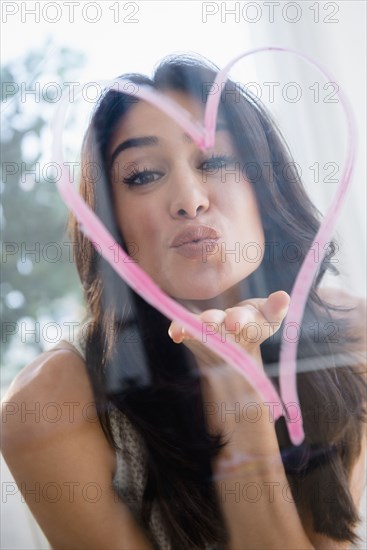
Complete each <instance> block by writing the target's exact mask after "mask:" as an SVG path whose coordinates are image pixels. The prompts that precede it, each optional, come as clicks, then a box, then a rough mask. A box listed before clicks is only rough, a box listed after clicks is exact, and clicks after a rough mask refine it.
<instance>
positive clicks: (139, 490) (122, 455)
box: [53, 339, 219, 550]
mask: <svg viewBox="0 0 367 550" xmlns="http://www.w3.org/2000/svg"><path fill="white" fill-rule="evenodd" d="M56 348H57V349H62V348H67V349H70V350H72V351H75V352H76V353H77V354H78V355H79V354H80V355H81V356H82V357H83V360H85V350H84V347H83V345H82V344H81V343H80V342H79V341H78V339H76V340H75V341H74V342H73V344H72V343H71V342H68V341H66V340H61V341H60V343H59V344H58V345H57V346H56ZM53 349H55V348H53ZM110 423H111V430H112V434H113V438H114V441H115V443H116V444H117V446H118V447H119V449H118V450H117V451H116V471H115V474H114V477H113V480H112V484H113V487H114V489H115V491H116V493H117V495H118V496H119V498H120V499H121V500H122V501H123V502H124V503H125V504H127V505H128V506H129V508H130V510H131V512H132V513H133V514H134V516H135V518H136V519H137V520H138V522H139V523H141V521H140V512H141V509H142V501H143V493H144V488H145V484H146V479H147V451H146V447H145V444H144V441H143V439H142V437H141V436H140V434H139V433H138V432H137V431H136V430H135V428H134V426H133V425H132V424H131V422H130V420H129V419H128V418H127V417H126V416H125V415H124V414H123V413H122V412H121V411H120V410H118V409H117V408H116V407H114V406H112V408H111V412H110ZM148 536H149V537H150V540H151V543H152V544H153V545H154V548H155V549H157V550H173V548H174V546H173V544H172V541H171V540H170V537H169V535H168V533H167V531H166V528H165V526H164V522H163V519H162V514H161V510H160V507H159V504H158V503H157V501H154V503H153V505H152V512H151V515H150V520H149V533H148ZM218 549H219V546H218V547H217V545H215V546H213V545H209V544H207V545H205V547H204V548H203V550H218Z"/></svg>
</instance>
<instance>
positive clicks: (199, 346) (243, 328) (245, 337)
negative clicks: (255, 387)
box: [168, 290, 290, 366]
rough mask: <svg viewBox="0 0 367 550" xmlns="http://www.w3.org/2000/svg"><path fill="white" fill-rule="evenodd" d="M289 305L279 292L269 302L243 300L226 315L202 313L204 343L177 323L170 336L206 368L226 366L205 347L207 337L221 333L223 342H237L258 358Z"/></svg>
mask: <svg viewBox="0 0 367 550" xmlns="http://www.w3.org/2000/svg"><path fill="white" fill-rule="evenodd" d="M289 303H290V297H289V295H288V294H287V293H286V292H284V291H283V290H280V291H277V292H273V293H272V294H270V295H269V297H268V298H253V299H250V300H244V301H242V302H239V303H238V304H237V305H236V306H234V307H231V308H228V309H226V310H224V311H222V310H220V309H208V310H206V311H203V312H202V313H200V315H196V317H197V318H198V319H200V320H201V321H203V325H202V327H203V328H202V341H198V340H197V339H196V338H194V337H193V336H192V335H191V334H190V333H187V332H186V331H185V329H184V328H183V327H181V325H180V324H179V323H178V322H177V321H172V323H171V325H170V327H169V329H168V334H169V336H170V337H171V338H172V340H173V341H174V342H175V343H176V344H180V343H184V345H185V346H186V347H187V348H189V349H190V350H191V351H192V352H193V354H194V355H195V357H196V358H197V360H198V361H199V363H200V364H201V365H203V366H205V365H209V366H211V365H218V364H223V359H222V358H221V357H219V356H218V355H216V354H215V353H214V352H213V351H211V350H210V349H209V348H208V347H207V346H205V345H204V343H203V342H205V341H207V339H208V334H217V333H220V335H221V338H222V341H232V342H236V343H237V344H239V345H241V346H242V347H243V348H244V349H245V350H246V351H247V352H248V353H249V354H250V355H252V356H254V357H257V358H258V357H259V351H260V344H262V343H263V342H264V341H265V340H267V339H268V338H269V337H270V336H272V335H273V334H275V333H276V332H277V331H278V329H279V327H280V325H281V323H282V321H283V319H284V317H285V316H286V314H287V311H288V307H289Z"/></svg>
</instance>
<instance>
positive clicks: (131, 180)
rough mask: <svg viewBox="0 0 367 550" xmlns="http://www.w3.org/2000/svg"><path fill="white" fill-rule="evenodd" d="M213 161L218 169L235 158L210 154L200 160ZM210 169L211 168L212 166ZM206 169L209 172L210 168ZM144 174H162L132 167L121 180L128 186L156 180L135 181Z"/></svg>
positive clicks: (137, 185)
mask: <svg viewBox="0 0 367 550" xmlns="http://www.w3.org/2000/svg"><path fill="white" fill-rule="evenodd" d="M213 161H215V164H216V165H215V167H214V169H215V170H218V168H223V167H224V166H227V165H233V164H235V162H236V161H237V159H236V158H235V157H234V156H231V155H212V156H211V157H208V158H207V159H205V160H204V161H203V162H202V164H201V166H203V165H204V164H205V163H210V162H211V163H212V164H213ZM219 161H220V162H219ZM218 164H219V166H218ZM211 169H212V170H213V167H212V168H211ZM202 170H203V168H202ZM208 171H209V172H210V169H209V170H208ZM144 174H145V175H147V174H159V175H160V176H161V175H162V173H161V172H158V171H155V170H151V169H150V168H143V170H139V169H137V168H134V169H133V170H132V172H131V174H130V175H129V176H127V177H126V178H123V180H122V181H123V183H125V184H126V185H128V186H129V187H142V186H144V185H149V183H153V182H154V181H157V179H158V178H156V179H154V180H152V181H149V182H147V183H136V179H137V178H138V177H141V176H144Z"/></svg>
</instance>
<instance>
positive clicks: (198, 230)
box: [170, 225, 220, 248]
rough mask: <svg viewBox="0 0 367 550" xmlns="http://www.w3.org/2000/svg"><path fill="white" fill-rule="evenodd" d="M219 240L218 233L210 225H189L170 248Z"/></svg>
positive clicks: (177, 236)
mask: <svg viewBox="0 0 367 550" xmlns="http://www.w3.org/2000/svg"><path fill="white" fill-rule="evenodd" d="M219 238H220V235H219V233H218V231H217V230H216V229H214V228H213V227H210V226H209V225H189V226H187V227H185V229H183V230H182V231H180V232H179V233H178V234H177V235H176V236H175V238H174V239H173V241H172V243H171V245H170V248H177V247H178V246H182V245H183V244H187V243H191V242H195V241H196V242H199V241H204V240H205V241H208V240H210V241H213V240H217V239H219Z"/></svg>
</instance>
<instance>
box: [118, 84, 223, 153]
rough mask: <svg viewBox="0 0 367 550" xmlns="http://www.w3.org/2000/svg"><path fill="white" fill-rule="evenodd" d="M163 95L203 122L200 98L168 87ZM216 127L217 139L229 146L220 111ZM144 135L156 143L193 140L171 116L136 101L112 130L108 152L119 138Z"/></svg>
mask: <svg viewBox="0 0 367 550" xmlns="http://www.w3.org/2000/svg"><path fill="white" fill-rule="evenodd" d="M162 95H164V96H167V97H168V98H169V99H170V100H173V101H174V102H176V103H177V104H178V106H180V107H183V108H184V109H185V110H186V111H188V113H189V115H191V117H192V119H193V120H194V121H197V122H199V123H201V124H203V123H204V112H205V105H206V104H205V103H204V102H202V101H200V99H199V98H195V97H192V96H189V95H188V94H185V93H183V92H180V91H171V90H170V91H166V92H164V94H162ZM217 129H218V130H221V131H220V132H217V139H218V141H220V142H223V141H225V142H227V143H228V144H229V145H232V140H231V136H230V133H229V129H228V127H227V125H226V122H225V119H224V116H223V115H222V114H221V113H219V115H218V121H217ZM144 136H157V138H158V143H157V146H159V145H164V144H165V143H166V144H169V143H170V142H172V141H177V140H179V141H180V142H187V143H192V141H193V140H192V138H191V137H190V136H189V135H188V134H187V133H186V132H185V131H184V130H183V129H182V127H181V126H180V125H179V124H178V123H177V122H176V121H175V120H174V118H172V117H171V116H169V115H167V114H166V113H164V112H163V111H161V110H160V109H159V108H158V107H155V106H154V105H152V104H150V103H148V102H147V101H144V100H139V101H138V102H137V103H134V104H133V105H132V106H131V107H130V108H129V110H128V112H127V113H126V115H125V116H124V117H123V119H122V120H121V121H120V123H119V124H118V125H117V127H116V129H115V131H114V132H113V135H112V139H111V140H110V147H109V151H110V154H111V153H112V151H114V149H115V148H116V147H117V146H118V145H119V144H120V143H121V142H122V141H125V140H129V139H132V138H140V137H144Z"/></svg>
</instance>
